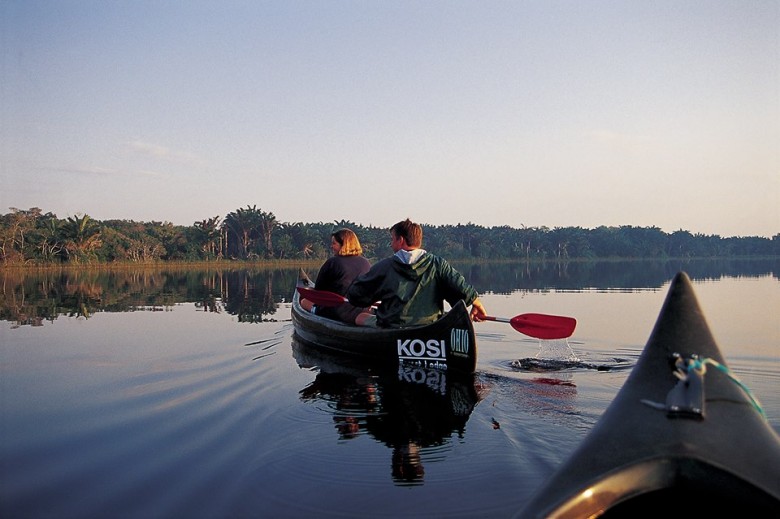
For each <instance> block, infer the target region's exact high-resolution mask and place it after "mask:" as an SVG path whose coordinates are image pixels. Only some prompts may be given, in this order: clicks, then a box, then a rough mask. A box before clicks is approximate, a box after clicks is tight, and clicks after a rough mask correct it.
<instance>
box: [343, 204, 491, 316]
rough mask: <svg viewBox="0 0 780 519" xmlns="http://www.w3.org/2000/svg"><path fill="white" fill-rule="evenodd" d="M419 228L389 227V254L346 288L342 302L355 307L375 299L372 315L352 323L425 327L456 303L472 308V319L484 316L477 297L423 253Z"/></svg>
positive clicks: (435, 258) (453, 273) (406, 224)
mask: <svg viewBox="0 0 780 519" xmlns="http://www.w3.org/2000/svg"><path fill="white" fill-rule="evenodd" d="M422 235H423V232H422V227H421V226H420V224H417V223H414V222H412V221H411V220H409V219H408V218H407V219H406V220H404V221H402V222H398V223H397V224H395V225H393V226H392V227H391V228H390V246H391V247H392V249H393V252H394V253H395V254H393V256H391V257H389V258H385V259H383V260H381V261H379V262H378V263H376V264H375V265H374V266H372V267H371V269H370V270H369V271H368V272H366V273H365V274H363V275H361V276H358V277H357V278H356V279H355V280H354V281H353V282H352V285H350V287H349V289H348V290H347V294H346V296H347V299H348V300H349V302H350V303H351V304H353V305H355V306H357V307H370V306H371V305H372V304H373V303H374V302H376V301H379V302H380V304H379V306H378V307H377V309H376V311H375V313H368V312H364V313H361V314H360V315H358V316H357V318H356V319H355V323H356V324H359V325H362V326H378V327H381V328H401V327H405V326H417V325H423V324H429V323H432V322H433V321H435V320H437V319H438V318H439V317H441V316H442V315H443V314H444V301H447V302H448V303H449V304H450V306H452V305H455V304H456V303H457V302H458V301H459V300H460V299H463V301H464V302H465V303H466V305H467V306H468V305H470V306H471V319H472V320H474V321H482V320H484V319H485V317H486V316H487V313H486V311H485V307H483V306H482V303H481V302H480V300H479V294H477V291H476V290H474V288H473V287H472V286H471V285H469V284H468V283H467V282H466V279H465V278H464V277H463V275H462V274H461V273H460V272H458V271H457V270H455V269H454V268H453V267H452V266H451V265H450V264H449V263H448V262H447V261H446V260H444V259H442V258H440V257H438V256H436V255H434V254H431V253H430V252H427V251H426V250H424V249H422V248H421V247H422Z"/></svg>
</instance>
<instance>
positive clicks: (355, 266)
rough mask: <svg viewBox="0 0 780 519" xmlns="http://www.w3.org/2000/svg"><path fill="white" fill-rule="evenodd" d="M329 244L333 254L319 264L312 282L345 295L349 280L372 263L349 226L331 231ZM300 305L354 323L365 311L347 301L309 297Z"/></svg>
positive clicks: (364, 270) (316, 285)
mask: <svg viewBox="0 0 780 519" xmlns="http://www.w3.org/2000/svg"><path fill="white" fill-rule="evenodd" d="M330 248H331V250H332V251H333V256H332V257H330V258H328V259H327V260H326V261H325V263H323V264H322V266H321V267H320V271H319V273H317V279H316V280H315V282H314V286H315V288H316V289H317V290H328V291H330V292H335V293H337V294H339V295H342V296H343V295H346V293H347V289H348V288H349V285H350V284H351V283H352V280H354V279H355V278H356V277H358V276H360V275H361V274H365V273H366V272H368V269H370V268H371V264H370V263H369V262H368V260H367V259H366V258H365V257H364V256H363V247H361V245H360V240H359V239H358V237H357V235H356V234H355V233H354V232H353V231H352V230H351V229H339V230H338V231H335V232H334V233H332V234H331V235H330ZM301 306H302V307H303V308H304V309H305V310H308V311H310V312H313V313H316V314H317V315H320V316H322V317H327V318H329V319H335V320H337V321H343V322H345V323H349V324H355V318H356V317H357V316H358V315H360V314H361V313H363V312H367V311H368V309H366V308H359V307H356V306H353V305H351V304H348V303H345V304H343V305H339V306H334V307H322V306H315V305H314V304H313V303H312V302H311V301H309V300H308V299H301Z"/></svg>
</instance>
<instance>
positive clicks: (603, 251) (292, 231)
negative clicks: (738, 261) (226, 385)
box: [0, 206, 780, 265]
mask: <svg viewBox="0 0 780 519" xmlns="http://www.w3.org/2000/svg"><path fill="white" fill-rule="evenodd" d="M341 227H348V228H350V229H352V230H354V231H355V232H356V233H357V234H358V236H359V238H360V241H361V244H362V245H363V249H364V253H365V255H366V256H367V257H368V258H371V259H376V258H380V257H384V256H386V255H388V254H389V253H390V249H389V238H388V230H387V229H386V228H380V227H374V226H363V225H361V224H358V223H355V222H351V221H347V220H341V221H334V222H328V223H324V222H317V223H302V222H295V223H286V222H280V221H278V220H277V218H276V216H274V214H273V213H272V212H267V211H263V210H262V209H258V208H257V206H247V207H245V208H239V209H236V210H235V211H233V212H230V213H229V214H227V215H226V216H225V217H224V218H222V217H219V216H214V217H210V218H206V219H204V220H200V221H196V222H193V224H192V225H189V226H186V225H174V224H172V223H169V222H156V221H151V222H136V221H133V220H103V221H99V220H95V219H93V218H91V217H90V216H89V215H87V214H79V215H76V216H70V217H67V218H58V217H57V215H55V214H53V213H51V212H46V213H45V212H43V210H41V209H40V208H37V207H33V208H30V209H27V210H22V209H16V208H10V212H9V213H6V214H3V215H2V216H0V262H2V263H3V264H4V265H25V264H32V265H38V264H92V263H123V262H124V263H156V262H163V261H181V262H190V261H192V262H194V261H217V260H226V261H232V260H240V261H261V260H323V259H325V258H327V257H328V254H329V251H330V248H329V244H330V234H331V233H332V232H333V231H334V230H336V229H339V228H341ZM423 229H424V244H423V245H424V247H425V248H426V249H428V250H430V251H434V252H436V253H437V254H439V255H441V256H443V257H446V258H448V259H452V260H509V261H536V260H555V261H563V260H575V259H588V260H592V259H593V260H595V259H610V258H621V259H626V258H653V259H664V258H725V257H762V256H780V234H775V235H774V236H772V238H765V237H760V236H748V237H728V238H723V237H721V236H718V235H705V234H699V233H696V234H694V233H691V232H689V231H685V230H682V229H680V230H678V231H674V232H672V233H667V232H664V231H662V230H661V229H659V228H658V227H635V226H630V225H622V226H610V227H607V226H600V227H596V228H594V229H585V228H582V227H555V228H553V229H549V228H547V227H521V228H514V227H510V226H498V227H484V226H481V225H476V224H473V223H467V224H457V225H439V226H432V225H425V224H423Z"/></svg>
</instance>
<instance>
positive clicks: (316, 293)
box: [296, 286, 349, 306]
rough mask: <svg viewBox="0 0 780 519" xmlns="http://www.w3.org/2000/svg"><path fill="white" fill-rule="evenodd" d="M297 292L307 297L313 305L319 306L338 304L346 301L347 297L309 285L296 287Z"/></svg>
mask: <svg viewBox="0 0 780 519" xmlns="http://www.w3.org/2000/svg"><path fill="white" fill-rule="evenodd" d="M296 288H297V289H298V293H299V294H301V297H302V298H305V299H308V300H309V301H311V302H312V303H314V304H315V305H319V306H339V305H343V304H344V303H348V302H349V301H347V298H346V297H344V296H342V295H339V294H337V293H336V292H329V291H327V290H317V289H315V288H309V287H301V286H299V287H296Z"/></svg>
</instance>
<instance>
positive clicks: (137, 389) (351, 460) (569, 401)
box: [0, 260, 780, 518]
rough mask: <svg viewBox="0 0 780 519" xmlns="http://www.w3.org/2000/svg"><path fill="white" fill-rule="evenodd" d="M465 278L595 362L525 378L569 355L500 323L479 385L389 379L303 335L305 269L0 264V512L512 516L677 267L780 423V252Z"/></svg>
mask: <svg viewBox="0 0 780 519" xmlns="http://www.w3.org/2000/svg"><path fill="white" fill-rule="evenodd" d="M456 266H457V267H458V268H459V270H461V271H462V272H463V273H464V275H466V277H467V279H469V281H471V282H472V283H473V284H474V285H475V287H476V288H477V289H478V290H479V292H480V293H481V294H482V300H483V302H484V303H485V306H486V307H487V310H488V312H489V313H490V314H491V315H495V316H502V317H512V316H514V315H517V314H521V313H528V312H539V313H548V314H557V315H566V316H571V317H575V318H576V319H577V321H578V325H577V329H576V331H575V332H574V335H573V336H572V337H571V338H570V339H569V341H568V347H570V348H571V351H572V353H574V355H576V357H577V358H579V359H580V361H581V363H579V364H577V365H574V366H571V367H567V368H565V369H549V370H541V371H531V370H527V369H523V368H521V367H519V365H518V362H517V361H519V360H522V359H533V358H535V357H537V356H538V355H541V357H545V356H547V355H558V354H559V353H560V352H550V351H549V350H547V349H544V348H542V346H545V347H546V345H542V344H540V342H539V341H538V340H535V339H531V338H529V337H526V336H524V335H522V334H520V333H518V332H516V331H515V330H513V329H512V328H511V327H510V326H509V325H508V324H502V323H497V322H485V323H477V324H476V329H477V339H478V348H479V360H478V365H477V370H478V371H477V374H476V375H475V376H474V377H466V378H463V377H454V376H450V375H448V374H435V373H415V372H400V373H398V376H392V377H386V376H376V375H375V374H373V373H371V372H370V371H367V370H361V369H359V368H355V367H353V366H349V365H348V364H345V363H343V362H340V360H339V359H336V358H332V357H325V356H322V355H318V354H317V353H316V352H314V351H311V350H310V349H308V348H306V347H304V346H302V345H300V344H298V343H297V342H296V341H294V340H293V334H292V332H293V330H292V324H291V322H290V304H289V301H290V299H291V297H292V294H293V290H294V286H295V280H296V276H297V268H295V269H257V270H214V271H193V270H162V269H160V270H143V269H139V270H137V271H134V270H129V269H128V270H121V271H116V272H109V271H89V272H87V271H84V272H70V271H63V272H56V273H54V272H48V273H35V274H30V273H27V274H25V273H22V272H20V271H15V270H6V271H0V277H1V278H2V287H1V289H2V304H1V306H0V390H1V391H2V393H1V394H0V516H2V517H6V518H36V517H57V518H71V517H72V518H76V517H78V518H84V517H144V518H147V517H162V518H167V517H177V518H178V517H193V518H200V517H203V518H210V517H309V516H314V515H316V516H320V517H365V516H366V515H370V516H372V517H399V516H405V517H436V516H440V517H475V516H486V517H511V516H513V515H514V514H516V513H517V512H518V511H519V510H520V509H521V508H522V506H523V505H524V503H526V502H527V501H528V500H529V499H530V497H531V496H532V495H533V493H534V491H535V490H536V489H538V488H539V487H540V486H541V485H542V483H543V482H544V480H545V478H547V477H548V476H549V475H550V474H552V472H553V471H554V470H555V469H556V467H558V466H559V465H560V464H561V463H562V462H563V461H564V460H565V459H566V458H567V456H568V455H569V454H570V453H572V451H574V449H575V448H576V447H577V446H578V444H579V443H580V442H581V441H582V440H583V438H584V437H585V436H586V435H587V433H588V432H589V431H590V430H591V429H592V428H593V426H594V424H595V423H596V421H597V420H598V419H599V417H600V416H601V414H602V413H603V412H604V410H605V409H606V408H607V406H608V405H609V404H610V402H611V401H612V399H613V398H614V396H615V395H616V393H617V392H618V390H619V389H620V388H621V386H622V384H623V383H624V381H625V380H626V377H627V376H628V374H629V373H630V372H631V369H632V367H633V365H634V363H635V361H636V359H637V357H638V355H639V354H640V352H641V350H642V348H643V346H644V344H645V342H646V341H647V339H648V337H649V335H650V332H651V331H652V328H653V325H654V324H655V320H656V318H657V316H658V312H659V310H660V309H661V306H662V304H663V301H664V298H665V297H666V292H667V288H668V286H669V282H670V280H671V278H672V277H673V276H674V275H675V274H676V273H677V272H678V271H685V272H687V273H688V275H689V276H690V277H691V279H692V280H693V282H694V288H695V291H696V294H697V297H698V300H699V304H700V306H701V307H702V309H703V311H704V314H705V315H706V317H707V320H708V322H709V324H710V327H711V329H712V332H713V335H714V336H715V339H716V341H717V342H718V344H719V346H720V348H721V350H722V352H723V354H724V356H725V358H726V361H727V363H728V364H729V367H730V368H731V370H732V372H733V373H734V374H735V375H736V376H737V377H738V378H739V379H740V380H741V381H742V382H743V383H744V384H745V385H746V386H747V387H748V388H750V390H751V391H752V393H753V395H754V396H755V397H756V398H757V399H758V401H759V402H760V403H761V405H762V407H763V409H764V411H765V412H766V415H767V417H768V420H769V422H770V424H771V426H772V427H773V428H774V430H775V431H778V432H780V391H779V389H780V320H779V319H778V316H780V279H778V275H779V274H778V273H779V272H780V268H779V267H780V262H779V261H778V260H768V261H763V260H762V261H759V260H755V261H718V262H665V263H657V262H615V263H569V264H565V265H562V264H552V263H549V264H546V265H536V264H531V265H526V264H517V265H507V264H501V265H490V264H480V265H460V264H456ZM308 272H309V274H310V275H312V276H314V275H316V267H315V268H310V269H309V270H308ZM559 346H560V345H559ZM564 346H565V345H564Z"/></svg>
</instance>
